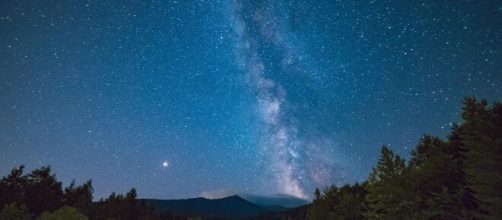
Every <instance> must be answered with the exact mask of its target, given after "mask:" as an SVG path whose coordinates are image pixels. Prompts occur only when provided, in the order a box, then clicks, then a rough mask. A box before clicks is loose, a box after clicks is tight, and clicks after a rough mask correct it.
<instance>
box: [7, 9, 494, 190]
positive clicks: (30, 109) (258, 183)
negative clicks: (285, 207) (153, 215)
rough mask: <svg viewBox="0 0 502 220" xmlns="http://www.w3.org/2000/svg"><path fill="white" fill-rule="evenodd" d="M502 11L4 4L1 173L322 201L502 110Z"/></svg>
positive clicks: (115, 186) (100, 185)
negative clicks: (326, 189)
mask: <svg viewBox="0 0 502 220" xmlns="http://www.w3.org/2000/svg"><path fill="white" fill-rule="evenodd" d="M501 53H502V2H501V1H495V0H494V1H482V0H479V1H465V0H459V1H435V0H431V1H396V0H394V1H391V0H367V1H343V0H340V1H334V0H319V1H313V0H312V1H307V0H281V1H279V0H256V1H245V0H165V1H159V0H136V1H127V3H125V2H122V1H89V0H87V1H73V0H68V1H67V0H47V1H11V0H8V1H2V3H0V174H2V176H3V175H6V174H7V173H8V172H9V171H10V169H12V168H13V167H15V166H19V165H21V164H25V165H26V166H27V169H28V170H31V169H34V168H37V167H40V166H43V165H51V167H52V168H53V170H54V172H55V173H56V174H57V177H58V178H59V179H60V180H62V181H63V182H64V184H65V185H68V184H69V183H70V181H71V180H72V179H75V180H76V181H77V183H82V182H83V181H85V180H87V179H92V180H93V184H94V188H95V193H94V196H95V198H101V197H104V196H107V195H108V194H110V193H111V192H118V193H123V192H125V191H127V190H128V189H130V188H131V187H136V188H137V189H138V193H139V195H140V197H144V198H159V199H167V198H187V197H197V196H205V197H209V198H211V197H218V196H222V195H227V194H234V193H249V194H260V195H271V194H289V195H293V196H296V197H300V198H307V199H308V198H311V195H312V192H313V190H314V188H315V187H316V186H318V187H323V186H326V185H329V184H345V183H353V182H356V181H363V180H365V179H366V178H367V176H368V173H369V171H370V169H371V167H372V166H373V165H374V164H375V162H376V160H377V159H378V156H379V149H380V147H381V146H382V145H384V144H385V145H388V146H389V147H390V148H391V149H392V150H394V151H395V152H396V153H398V154H400V155H403V156H405V157H406V158H408V157H409V153H410V151H411V150H412V148H413V147H414V146H415V144H416V143H417V140H418V139H419V138H420V136H421V135H423V134H433V135H438V136H440V137H445V135H446V134H447V133H448V132H449V128H450V126H451V123H455V122H459V121H460V116H459V108H460V107H461V102H462V100H463V98H464V97H465V96H477V97H482V98H486V99H488V100H489V101H491V102H492V101H501V100H502V65H501V62H502V60H501V58H502V56H501Z"/></svg>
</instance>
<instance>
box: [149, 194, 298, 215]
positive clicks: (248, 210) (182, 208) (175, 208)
mask: <svg viewBox="0 0 502 220" xmlns="http://www.w3.org/2000/svg"><path fill="white" fill-rule="evenodd" d="M141 201H144V202H146V203H147V204H150V205H152V206H153V207H154V208H155V209H156V210H157V211H159V212H163V213H167V212H170V213H171V214H173V215H176V216H203V217H218V218H230V219H239V218H249V217H253V216H257V215H260V214H263V213H267V212H279V211H286V210H288V208H286V207H283V206H280V205H271V206H266V205H257V204H254V203H252V202H250V201H248V200H246V199H243V198H242V197H240V196H237V195H234V196H229V197H225V198H221V199H206V198H202V197H199V198H192V199H175V200H157V199H142V200H141ZM274 204H278V203H274Z"/></svg>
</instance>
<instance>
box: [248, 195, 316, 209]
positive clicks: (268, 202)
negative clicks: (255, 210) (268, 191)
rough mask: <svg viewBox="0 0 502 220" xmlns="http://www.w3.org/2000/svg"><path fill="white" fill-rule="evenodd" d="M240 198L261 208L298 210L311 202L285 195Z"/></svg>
mask: <svg viewBox="0 0 502 220" xmlns="http://www.w3.org/2000/svg"><path fill="white" fill-rule="evenodd" d="M239 196H240V197H242V198H244V199H245V200H247V201H250V202H252V203H254V204H257V205H259V206H267V207H269V206H279V207H286V208H296V207H300V206H304V205H307V204H309V203H310V201H308V200H305V199H300V198H297V197H294V196H290V195H284V194H276V195H271V196H258V195H251V194H240V195H239Z"/></svg>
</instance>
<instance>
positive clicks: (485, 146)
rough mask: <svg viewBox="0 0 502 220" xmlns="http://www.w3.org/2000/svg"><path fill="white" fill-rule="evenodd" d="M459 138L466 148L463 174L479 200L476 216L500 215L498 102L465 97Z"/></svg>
mask: <svg viewBox="0 0 502 220" xmlns="http://www.w3.org/2000/svg"><path fill="white" fill-rule="evenodd" d="M462 118H463V119H464V123H463V124H462V133H461V135H460V136H461V139H462V141H463V143H464V146H465V148H466V149H467V153H466V157H467V163H466V170H465V171H466V174H467V177H468V179H467V180H468V183H469V185H470V187H471V188H472V190H473V191H474V192H475V194H474V197H475V199H476V201H477V202H478V204H479V207H480V211H479V212H478V215H477V217H479V218H486V219H502V209H501V208H500V207H502V106H501V105H500V104H498V103H495V104H494V106H493V108H492V109H489V108H488V104H487V102H486V101H485V100H481V101H479V102H477V101H476V99H474V98H466V99H465V101H464V107H463V112H462Z"/></svg>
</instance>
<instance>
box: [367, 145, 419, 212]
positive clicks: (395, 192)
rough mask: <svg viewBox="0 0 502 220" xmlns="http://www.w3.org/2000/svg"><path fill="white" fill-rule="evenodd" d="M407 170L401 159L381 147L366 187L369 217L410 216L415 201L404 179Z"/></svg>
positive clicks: (384, 147)
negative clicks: (378, 157)
mask: <svg viewBox="0 0 502 220" xmlns="http://www.w3.org/2000/svg"><path fill="white" fill-rule="evenodd" d="M407 176H408V169H407V166H406V164H405V162H404V160H403V159H401V157H399V156H395V155H394V153H393V152H392V151H391V150H390V149H388V148H387V147H386V146H383V147H382V150H381V156H380V159H379V160H378V163H377V166H376V167H375V168H373V170H372V172H371V173H370V177H369V180H368V184H367V186H366V188H367V191H368V194H367V195H366V202H367V204H368V210H367V211H366V212H365V216H366V217H367V218H368V219H410V218H411V217H412V215H413V210H414V208H415V207H414V205H415V203H414V200H413V198H414V197H413V195H412V193H411V191H410V190H409V189H408V187H407V186H408V184H407V182H406V179H407Z"/></svg>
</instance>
